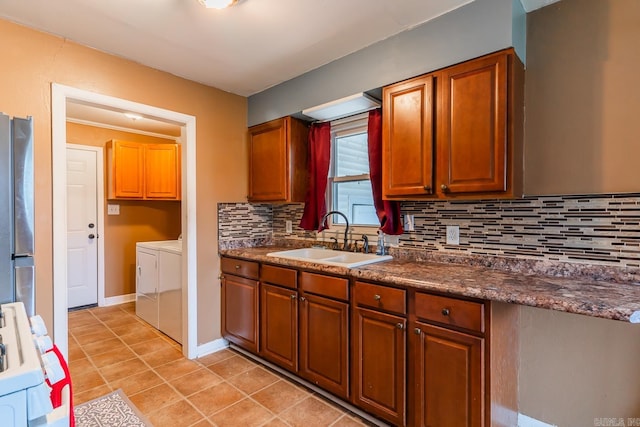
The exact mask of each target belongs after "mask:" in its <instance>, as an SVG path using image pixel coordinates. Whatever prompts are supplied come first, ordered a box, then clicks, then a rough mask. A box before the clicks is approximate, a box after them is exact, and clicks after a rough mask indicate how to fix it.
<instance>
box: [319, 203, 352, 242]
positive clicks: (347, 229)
mask: <svg viewBox="0 0 640 427" xmlns="http://www.w3.org/2000/svg"><path fill="white" fill-rule="evenodd" d="M333 214H338V215H341V216H342V217H343V218H344V222H345V226H344V244H343V245H342V250H343V251H346V250H347V249H348V246H349V238H348V237H347V236H348V235H349V219H348V218H347V216H346V215H345V214H343V213H342V212H340V211H329V212H327V213H326V214H325V216H324V217H323V218H322V221H320V224H323V225H326V222H327V218H328V217H329V215H333Z"/></svg>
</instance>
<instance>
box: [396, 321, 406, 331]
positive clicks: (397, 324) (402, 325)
mask: <svg viewBox="0 0 640 427" xmlns="http://www.w3.org/2000/svg"><path fill="white" fill-rule="evenodd" d="M396 328H398V329H404V323H402V322H398V323H396Z"/></svg>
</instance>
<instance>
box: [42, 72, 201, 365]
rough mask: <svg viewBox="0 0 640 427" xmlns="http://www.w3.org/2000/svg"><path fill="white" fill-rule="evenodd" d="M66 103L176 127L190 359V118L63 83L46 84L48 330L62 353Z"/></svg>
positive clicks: (193, 229)
mask: <svg viewBox="0 0 640 427" xmlns="http://www.w3.org/2000/svg"><path fill="white" fill-rule="evenodd" d="M67 102H74V103H84V104H87V105H91V106H93V107H97V108H104V109H105V110H110V111H119V112H130V113H137V114H140V115H142V116H144V117H152V118H153V119H155V120H160V121H166V122H168V123H173V124H175V125H178V126H180V128H181V135H180V139H181V142H182V150H183V156H182V170H183V179H182V208H181V222H182V236H183V256H182V291H183V298H182V331H183V333H182V337H183V343H182V351H183V354H184V355H185V356H186V357H187V358H189V359H193V358H195V357H197V356H198V346H197V336H198V335H197V334H198V330H197V329H198V328H197V326H198V325H197V295H196V292H197V287H196V278H197V263H196V260H197V223H196V197H195V196H196V179H195V177H196V157H195V144H196V139H195V129H196V118H195V117H194V116H190V115H187V114H183V113H178V112H174V111H170V110H165V109H162V108H158V107H153V106H150V105H146V104H140V103H136V102H132V101H127V100H124V99H121V98H115V97H111V96H107V95H101V94H97V93H94V92H89V91H85V90H81V89H76V88H72V87H69V86H64V85H59V84H55V83H54V84H52V88H51V104H52V108H51V112H52V162H53V265H54V269H53V300H54V303H53V317H54V319H53V321H54V324H53V332H54V340H55V343H56V345H57V346H58V347H59V348H60V350H61V351H62V352H63V354H64V355H65V356H66V355H67V350H68V338H67V332H68V321H67V305H68V304H67V279H68V271H67V236H66V230H67V203H66V200H67V187H66V186H67V179H66V140H67V135H66V118H67Z"/></svg>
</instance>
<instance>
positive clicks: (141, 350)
mask: <svg viewBox="0 0 640 427" xmlns="http://www.w3.org/2000/svg"><path fill="white" fill-rule="evenodd" d="M130 347H131V350H133V351H134V352H135V353H136V354H147V353H153V352H154V351H159V350H166V349H170V348H174V346H173V345H172V344H171V343H169V342H168V341H167V340H165V339H164V338H162V337H157V338H152V339H150V340H148V341H144V342H141V343H138V344H131V345H130Z"/></svg>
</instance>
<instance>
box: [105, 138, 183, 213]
mask: <svg viewBox="0 0 640 427" xmlns="http://www.w3.org/2000/svg"><path fill="white" fill-rule="evenodd" d="M106 148H107V170H108V198H109V199H129V200H153V199H156V200H180V182H181V180H180V176H181V170H180V145H179V144H170V143H168V144H145V143H139V142H129V141H120V140H115V139H114V140H111V141H109V142H107V145H106Z"/></svg>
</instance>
